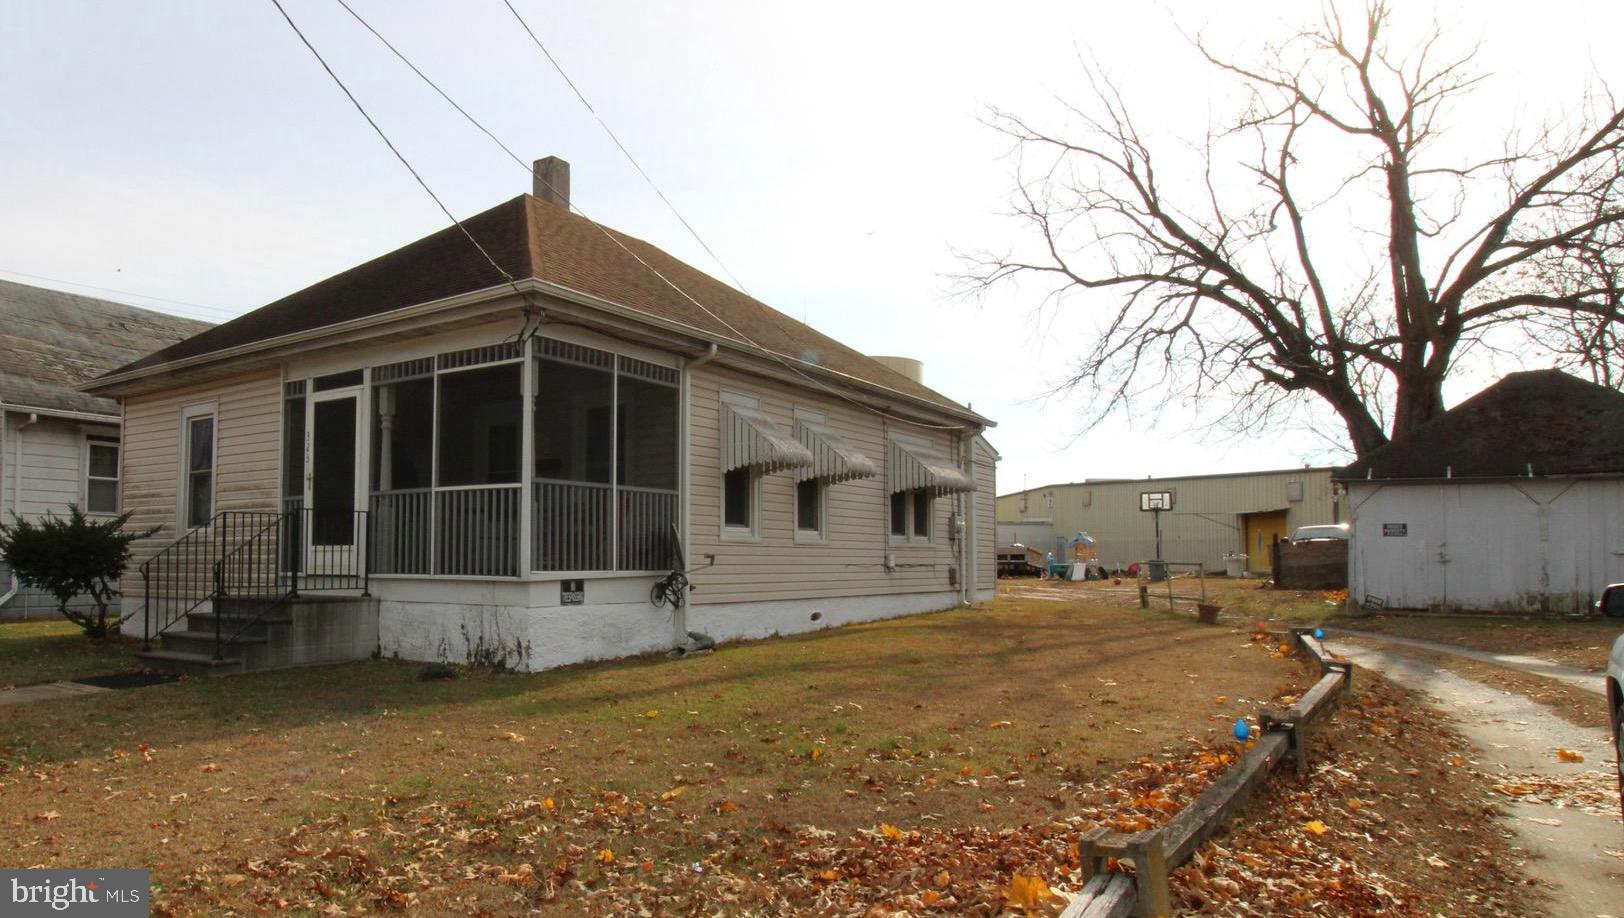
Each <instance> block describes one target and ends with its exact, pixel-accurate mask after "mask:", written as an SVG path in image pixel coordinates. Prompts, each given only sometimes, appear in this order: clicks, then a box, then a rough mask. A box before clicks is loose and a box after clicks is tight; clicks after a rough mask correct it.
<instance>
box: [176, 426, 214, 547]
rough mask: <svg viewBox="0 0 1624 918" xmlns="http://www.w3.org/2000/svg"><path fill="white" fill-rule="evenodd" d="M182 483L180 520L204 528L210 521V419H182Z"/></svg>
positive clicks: (211, 502)
mask: <svg viewBox="0 0 1624 918" xmlns="http://www.w3.org/2000/svg"><path fill="white" fill-rule="evenodd" d="M185 424H186V426H185V433H184V436H185V438H186V442H185V448H186V464H185V465H184V469H185V474H186V481H185V483H184V487H185V490H184V492H183V498H184V501H185V506H184V507H183V508H182V510H183V513H182V514H181V516H182V519H184V520H185V521H186V525H187V526H189V527H194V528H195V527H198V526H207V525H209V521H210V520H212V519H214V415H213V414H197V415H191V416H188V417H186V419H185Z"/></svg>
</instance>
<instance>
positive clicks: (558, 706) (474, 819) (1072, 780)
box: [0, 596, 1311, 913]
mask: <svg viewBox="0 0 1624 918" xmlns="http://www.w3.org/2000/svg"><path fill="white" fill-rule="evenodd" d="M1245 624H1246V625H1247V626H1249V625H1250V622H1247V623H1245ZM1245 630H1246V628H1244V627H1241V628H1231V627H1223V626H1220V627H1203V626H1198V625H1195V624H1193V623H1191V622H1189V621H1188V620H1185V619H1182V618H1179V617H1173V616H1168V615H1165V614H1162V613H1156V612H1151V613H1145V612H1140V611H1138V610H1132V609H1124V608H1120V607H1113V606H1107V605H1102V604H1093V603H1090V604H1080V603H1076V602H1054V601H1048V600H1039V599H1032V598H1026V597H1021V596H1013V597H1006V598H1002V599H1000V600H999V601H998V602H996V603H993V604H991V605H989V606H987V607H984V608H979V609H974V610H958V611H952V612H945V613H937V614H933V615H925V616H914V617H910V618H904V619H897V620H893V621H888V622H879V623H874V624H869V625H861V626H851V627H846V628H839V629H831V630H828V631H823V632H818V633H816V634H811V635H804V636H799V637H794V638H784V639H772V640H766V641H758V642H752V643H746V644H738V645H731V646H726V647H723V648H722V649H721V650H720V651H719V652H717V653H715V654H712V655H709V656H703V657H698V658H693V659H689V660H683V661H667V660H665V659H663V658H640V659H635V660H628V661H620V662H613V663H604V664H594V665H587V666H579V667H572V668H569V669H563V670H555V671H551V672H547V673H541V674H536V675H529V676H513V675H499V674H493V673H488V672H465V673H464V674H463V675H462V676H461V677H460V678H457V679H455V680H452V681H445V682H425V681H420V680H419V678H418V676H419V672H420V669H421V668H420V667H419V666H417V665H411V664H404V663H391V662H388V661H383V662H376V663H363V664H351V665H344V666H332V667H321V668H312V669H302V670H288V671H282V672H275V673H262V674H254V675H248V676H239V677H233V678H227V679H219V680H204V681H196V680H187V681H183V682H180V683H175V684H170V685H162V686H154V687H149V688H143V689H135V690H129V691H119V692H112V693H105V694H102V695H98V696H94V697H92V698H85V699H70V700H67V701H63V702H60V703H54V704H51V705H31V706H18V707H16V708H14V709H9V710H8V709H0V724H3V726H0V744H4V748H0V762H3V766H4V770H3V771H0V844H3V845H4V846H5V848H6V849H8V850H9V851H11V852H12V854H11V856H10V857H9V858H8V859H7V860H8V861H9V862H10V863H9V864H7V866H21V865H36V864H37V865H48V866H69V865H79V866H82V865H85V864H109V865H121V866H125V865H127V866H144V867H150V868H152V870H153V879H154V882H155V884H156V885H157V887H158V893H157V896H156V899H157V905H158V906H159V911H160V912H172V913H204V912H213V911H217V910H220V909H239V910H261V909H275V908H281V907H285V906H287V907H295V908H308V909H312V910H324V909H327V908H328V907H330V906H336V907H338V908H340V909H344V910H348V911H352V912H355V911H375V910H378V909H382V908H389V907H393V906H405V905H415V906H417V907H420V908H423V909H426V910H428V911H431V912H438V911H453V912H458V913H476V912H481V911H486V912H511V911H518V910H530V909H541V910H546V911H558V912H579V911H598V912H603V913H620V912H622V911H626V910H630V911H635V910H637V909H647V910H650V911H654V912H666V911H680V912H688V911H692V910H694V909H702V910H704V911H707V912H710V911H715V910H718V909H720V910H726V911H773V912H782V913H789V912H799V911H804V910H814V911H817V910H823V911H833V912H844V911H851V910H855V911H857V912H858V913H861V912H862V911H863V909H864V908H866V907H867V905H868V904H883V905H886V906H887V907H891V908H900V909H908V910H914V911H917V910H921V909H926V908H935V909H937V910H942V911H951V912H961V913H976V912H980V913H987V912H990V911H995V910H996V909H997V908H999V907H1001V905H1002V903H1003V893H1002V890H1003V889H1004V888H1005V885H1006V884H1007V883H1008V882H1009V881H1010V878H1011V876H1012V875H1013V874H1015V873H1023V872H1024V873H1030V874H1036V875H1042V876H1048V877H1050V878H1051V880H1052V879H1053V878H1055V877H1057V876H1060V875H1062V874H1064V873H1065V872H1066V871H1067V870H1069V869H1070V867H1071V866H1074V864H1073V862H1074V860H1075V849H1074V848H1073V847H1072V844H1071V843H1072V841H1074V840H1075V837H1076V832H1077V830H1078V828H1079V826H1080V825H1084V824H1087V823H1089V822H1091V821H1093V820H1096V819H1097V820H1101V821H1113V820H1115V824H1117V825H1118V826H1119V827H1121V828H1134V827H1137V826H1139V825H1148V824H1149V820H1152V819H1159V818H1165V816H1166V814H1167V813H1168V812H1170V811H1172V810H1174V809H1176V808H1177V806H1178V804H1179V802H1180V801H1181V800H1183V799H1187V798H1188V797H1189V796H1190V795H1191V794H1192V793H1194V792H1195V791H1197V790H1198V789H1199V787H1200V785H1201V782H1202V781H1203V780H1205V778H1206V777H1209V776H1210V774H1211V773H1213V772H1214V771H1216V770H1217V769H1219V768H1221V767H1222V765H1223V763H1224V761H1225V760H1226V755H1227V752H1228V750H1230V749H1231V748H1232V747H1233V744H1232V743H1231V742H1229V741H1228V740H1227V739H1226V736H1227V733H1228V730H1229V726H1230V724H1232V723H1233V721H1234V719H1235V717H1237V716H1239V715H1242V714H1251V713H1254V712H1255V711H1256V710H1257V708H1258V707H1259V706H1260V705H1261V704H1264V703H1275V704H1278V703H1280V696H1281V695H1282V694H1283V693H1290V692H1294V691H1298V690H1300V689H1301V688H1302V687H1303V686H1304V685H1306V684H1307V683H1308V682H1309V681H1311V674H1309V673H1307V672H1305V671H1304V670H1303V668H1302V667H1301V666H1300V665H1299V664H1297V663H1295V662H1293V661H1291V660H1288V659H1282V658H1280V657H1279V656H1278V655H1273V654H1270V653H1269V652H1268V650H1267V648H1264V647H1262V646H1261V645H1258V644H1255V643H1253V642H1249V641H1248V640H1247V638H1246V635H1245V634H1244V632H1245ZM1123 820H1127V822H1126V823H1124V822H1123Z"/></svg>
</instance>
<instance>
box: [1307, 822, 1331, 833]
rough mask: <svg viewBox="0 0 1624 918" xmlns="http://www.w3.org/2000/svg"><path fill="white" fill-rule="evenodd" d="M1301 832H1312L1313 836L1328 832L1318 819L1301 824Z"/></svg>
mask: <svg viewBox="0 0 1624 918" xmlns="http://www.w3.org/2000/svg"><path fill="white" fill-rule="evenodd" d="M1303 831H1304V832H1312V833H1313V834H1315V835H1324V834H1325V833H1326V831H1328V830H1327V829H1326V828H1325V823H1323V822H1320V821H1319V820H1318V819H1310V820H1309V821H1307V822H1305V823H1303Z"/></svg>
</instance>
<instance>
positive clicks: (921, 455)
mask: <svg viewBox="0 0 1624 918" xmlns="http://www.w3.org/2000/svg"><path fill="white" fill-rule="evenodd" d="M889 458H890V461H889V462H887V463H886V477H887V482H886V484H887V487H888V489H889V491H890V493H892V494H896V493H898V492H901V491H916V490H924V491H928V492H930V493H931V494H936V495H941V494H959V493H963V492H965V491H974V490H975V489H976V486H975V482H973V481H971V480H970V476H969V475H967V474H966V473H965V472H964V471H963V470H962V469H960V468H959V467H958V466H957V465H954V464H953V462H952V460H950V459H948V458H946V457H945V456H942V455H940V454H939V453H937V452H935V451H934V450H932V449H930V448H929V447H926V446H923V445H917V444H913V443H906V442H903V441H900V440H892V441H891V455H890V457H889Z"/></svg>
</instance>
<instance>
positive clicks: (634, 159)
mask: <svg viewBox="0 0 1624 918" xmlns="http://www.w3.org/2000/svg"><path fill="white" fill-rule="evenodd" d="M502 5H504V6H506V7H507V8H508V12H510V13H512V14H513V18H514V19H517V20H518V21H519V25H521V26H523V27H524V32H525V34H526V35H529V36H530V40H531V41H532V42H535V45H536V47H537V48H538V49H539V50H540V51H541V54H542V56H543V57H545V58H547V63H549V64H552V65H553V69H554V70H556V71H558V75H559V76H561V77H563V78H564V82H565V83H567V84H569V87H570V90H571V91H572V92H574V93H575V98H577V99H580V100H581V105H582V106H584V107H585V108H586V110H587V111H588V112H590V113H591V115H592V117H593V119H594V120H595V121H597V122H598V127H601V128H603V132H604V133H605V134H607V135H609V139H610V140H612V141H614V144H615V146H616V147H617V148H619V150H620V152H621V154H622V155H623V156H625V157H626V161H627V162H629V163H631V164H632V168H633V169H636V170H637V174H638V175H641V176H642V177H643V181H645V182H647V183H648V187H650V188H652V189H654V193H655V194H657V195H659V196H660V200H661V201H664V202H665V206H666V208H667V209H668V210H670V211H671V214H672V216H674V217H676V218H677V222H678V223H681V224H682V227H683V229H686V230H687V231H688V235H690V236H692V237H694V241H695V242H697V243H699V246H700V248H702V249H704V250H705V252H706V253H707V254H708V255H710V257H711V259H712V260H713V261H715V262H716V264H717V266H718V267H720V268H721V269H722V270H723V271H724V272H726V274H727V276H728V279H729V280H731V281H733V286H735V287H737V288H739V289H740V290H742V291H744V293H746V294H749V293H750V291H749V290H746V289H745V286H744V284H743V283H742V282H741V281H740V280H739V277H738V275H736V274H734V273H733V269H731V268H729V267H728V266H727V263H726V262H724V261H722V256H720V255H718V254H716V252H715V250H713V249H712V248H711V247H710V244H709V243H707V242H706V241H705V240H704V238H703V237H701V236H700V235H699V231H698V230H696V229H694V228H693V225H692V224H690V223H689V222H688V218H686V217H684V216H683V215H682V212H681V211H679V210H677V205H675V204H672V203H671V199H670V198H668V197H666V196H665V192H664V191H661V190H660V186H659V185H657V184H655V182H654V179H653V177H652V176H650V175H649V174H648V172H647V171H646V170H644V168H643V164H642V163H640V162H638V161H637V157H635V156H633V155H632V151H631V150H628V149H626V145H625V144H623V143H621V142H620V138H619V137H617V136H615V132H614V131H613V130H612V129H611V128H610V127H609V122H607V121H604V120H603V116H602V115H600V114H598V110H597V109H595V108H593V107H592V103H591V102H588V101H587V100H586V95H585V94H584V93H582V92H581V88H580V87H579V86H576V85H575V81H574V80H572V79H570V75H569V74H568V73H566V72H565V71H564V65H562V64H560V63H559V62H558V59H557V58H555V57H553V53H552V52H551V51H548V50H547V46H546V45H544V44H542V42H541V38H540V37H538V36H537V35H536V32H535V30H534V29H532V28H530V23H528V22H525V20H524V17H523V16H521V15H519V11H518V10H517V9H515V8H514V6H513V3H512V2H511V0H502Z"/></svg>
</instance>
